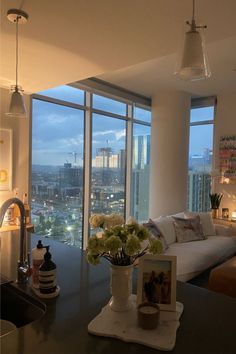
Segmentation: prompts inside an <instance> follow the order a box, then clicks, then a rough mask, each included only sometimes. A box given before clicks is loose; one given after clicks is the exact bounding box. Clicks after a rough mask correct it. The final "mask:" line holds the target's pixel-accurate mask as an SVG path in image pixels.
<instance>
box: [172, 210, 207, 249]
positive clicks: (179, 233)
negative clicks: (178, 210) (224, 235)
mask: <svg viewBox="0 0 236 354" xmlns="http://www.w3.org/2000/svg"><path fill="white" fill-rule="evenodd" d="M173 219H174V227H175V232H176V238H177V242H180V243H182V242H190V241H199V240H204V239H205V238H204V235H203V231H202V225H201V222H200V217H199V216H197V217H196V218H191V219H190V218H189V219H180V218H175V217H173Z"/></svg>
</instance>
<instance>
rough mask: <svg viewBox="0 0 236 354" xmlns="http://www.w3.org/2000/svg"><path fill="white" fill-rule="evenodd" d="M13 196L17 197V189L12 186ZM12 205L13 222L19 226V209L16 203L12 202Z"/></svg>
mask: <svg viewBox="0 0 236 354" xmlns="http://www.w3.org/2000/svg"><path fill="white" fill-rule="evenodd" d="M14 198H19V189H18V188H14ZM13 207H14V224H15V225H17V226H19V225H20V210H19V207H18V205H16V204H13Z"/></svg>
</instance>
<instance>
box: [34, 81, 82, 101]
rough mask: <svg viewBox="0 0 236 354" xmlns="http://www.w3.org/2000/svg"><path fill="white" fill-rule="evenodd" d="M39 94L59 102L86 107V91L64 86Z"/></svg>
mask: <svg viewBox="0 0 236 354" xmlns="http://www.w3.org/2000/svg"><path fill="white" fill-rule="evenodd" d="M38 93H39V94H40V95H43V96H47V97H51V98H56V99H58V100H63V101H67V102H71V103H77V104H81V105H84V91H83V90H80V89H78V88H75V87H72V86H68V85H62V86H58V87H54V88H51V89H48V90H44V91H40V92H38Z"/></svg>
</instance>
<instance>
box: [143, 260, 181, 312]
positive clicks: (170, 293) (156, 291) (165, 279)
mask: <svg viewBox="0 0 236 354" xmlns="http://www.w3.org/2000/svg"><path fill="white" fill-rule="evenodd" d="M137 302H138V305H139V304H141V303H142V302H154V303H156V304H158V305H159V307H160V309H161V310H167V311H175V310H176V256H168V255H157V256H153V255H145V256H143V257H141V258H140V260H139V275H138V291H137Z"/></svg>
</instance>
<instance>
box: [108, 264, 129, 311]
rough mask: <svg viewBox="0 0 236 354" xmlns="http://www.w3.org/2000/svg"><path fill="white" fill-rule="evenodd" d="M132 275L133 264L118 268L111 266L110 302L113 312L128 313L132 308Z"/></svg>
mask: <svg viewBox="0 0 236 354" xmlns="http://www.w3.org/2000/svg"><path fill="white" fill-rule="evenodd" d="M132 274H133V264H131V265H128V266H116V265H113V264H111V284H110V285H111V295H112V298H111V300H110V302H109V305H110V308H111V309H112V310H113V311H119V312H122V311H128V310H130V309H131V307H132V302H131V294H132Z"/></svg>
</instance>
